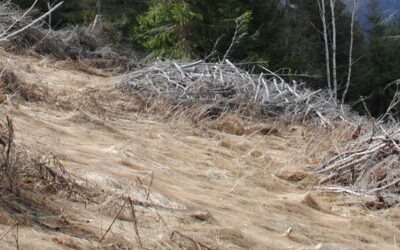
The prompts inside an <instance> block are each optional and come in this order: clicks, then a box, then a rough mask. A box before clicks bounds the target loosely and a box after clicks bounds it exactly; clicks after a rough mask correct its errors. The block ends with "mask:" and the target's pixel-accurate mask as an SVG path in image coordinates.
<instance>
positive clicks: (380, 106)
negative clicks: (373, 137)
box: [354, 1, 400, 116]
mask: <svg viewBox="0 0 400 250" xmlns="http://www.w3.org/2000/svg"><path fill="white" fill-rule="evenodd" d="M370 11H371V14H370V15H369V21H370V23H371V28H370V29H369V32H368V35H369V36H368V40H367V47H366V58H365V59H364V60H363V63H364V65H363V66H362V69H363V70H362V72H360V73H359V75H358V76H357V78H358V79H357V82H359V84H358V86H356V88H355V90H354V92H355V93H354V95H358V96H360V95H361V96H364V97H367V98H366V102H367V105H368V109H369V110H370V112H371V113H372V114H373V115H375V116H376V115H379V114H382V113H384V112H385V111H386V109H387V108H388V106H389V104H390V102H391V100H392V98H393V95H394V91H395V89H396V87H395V86H394V85H391V83H392V82H393V81H395V80H398V79H399V78H400V40H398V39H392V37H393V36H396V35H398V34H400V26H399V25H398V22H397V21H392V22H389V23H388V22H384V21H383V17H382V15H381V13H380V12H379V11H378V5H377V1H372V3H371V4H370ZM355 98H356V96H354V99H355Z"/></svg>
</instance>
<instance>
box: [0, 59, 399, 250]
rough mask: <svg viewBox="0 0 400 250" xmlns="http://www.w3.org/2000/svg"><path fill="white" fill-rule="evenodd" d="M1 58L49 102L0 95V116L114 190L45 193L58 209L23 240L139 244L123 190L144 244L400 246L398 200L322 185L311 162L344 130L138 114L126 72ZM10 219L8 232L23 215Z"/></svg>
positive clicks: (52, 245) (38, 146) (25, 245)
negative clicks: (87, 195) (370, 201)
mask: <svg viewBox="0 0 400 250" xmlns="http://www.w3.org/2000/svg"><path fill="white" fill-rule="evenodd" d="M2 58H3V63H6V62H7V60H9V61H8V67H10V68H12V69H13V71H14V72H15V73H16V75H17V76H18V77H19V79H20V80H21V81H24V82H28V83H34V84H35V85H36V86H37V87H38V89H35V91H36V92H35V95H39V94H40V95H41V98H37V99H39V101H37V100H35V101H32V100H30V98H25V99H27V100H23V98H18V97H16V98H14V99H12V100H11V101H8V102H7V101H6V102H5V103H4V104H2V105H1V109H0V114H1V115H2V116H5V115H10V116H11V117H12V118H13V120H14V124H15V130H16V134H17V140H18V141H19V142H21V143H23V144H25V145H29V146H30V147H31V148H32V149H34V150H37V151H39V152H43V153H48V152H52V153H53V154H54V155H55V156H56V157H57V158H58V159H59V160H61V162H62V163H63V164H64V166H65V167H66V169H67V170H68V171H70V172H72V173H73V174H75V175H77V176H79V177H82V178H84V179H85V180H86V181H87V182H89V183H95V184H97V185H98V187H99V190H100V189H101V190H100V191H102V192H107V193H109V194H114V196H112V195H110V198H109V199H108V200H106V201H104V202H103V203H101V204H91V203H87V204H84V203H79V202H74V201H73V200H71V199H69V198H66V197H65V196H63V195H62V194H52V195H46V196H44V197H41V198H40V199H43V201H44V203H46V204H48V205H49V206H51V207H52V208H54V211H53V212H52V213H43V214H41V215H38V216H39V217H40V219H41V222H45V223H44V224H45V225H46V226H43V225H41V226H40V225H35V224H33V225H29V224H28V225H20V226H19V228H18V244H19V247H20V249H68V248H70V249H91V248H93V249H94V248H98V247H102V248H105V249H129V248H131V249H136V248H138V247H139V240H138V237H137V234H136V233H135V230H134V223H133V221H134V220H133V219H132V217H131V216H130V212H129V209H126V211H125V208H127V207H128V206H126V205H125V206H124V204H114V203H113V202H114V201H115V200H116V199H117V198H118V197H119V196H121V195H129V196H130V197H132V199H134V200H135V209H136V218H137V223H138V225H137V226H138V234H139V236H140V241H141V242H142V244H143V247H144V248H146V249H154V248H159V249H177V248H184V249H207V248H209V249H397V244H400V241H399V239H400V234H399V233H400V230H399V225H400V222H399V218H400V210H399V208H391V209H388V210H375V209H373V208H367V207H365V206H362V205H355V206H349V204H350V202H349V201H350V200H351V201H354V200H361V199H364V198H365V197H359V198H354V197H349V196H347V195H344V194H333V193H327V192H322V191H321V190H320V189H316V188H312V185H311V184H312V183H314V180H315V177H313V176H311V175H309V174H307V173H306V172H304V170H305V169H307V168H309V167H312V166H314V165H316V164H317V163H318V162H319V161H320V160H321V159H323V157H324V155H326V154H327V153H328V151H329V150H332V149H334V148H335V147H340V143H339V142H340V140H342V139H344V138H346V136H348V134H349V131H348V130H346V128H340V129H338V130H336V131H330V132H329V131H325V130H322V129H315V128H312V127H304V126H295V125H287V124H284V123H281V122H271V123H270V124H262V125H261V126H264V127H265V126H267V127H268V128H270V129H269V130H268V132H269V133H260V132H257V131H256V130H254V131H252V130H251V129H247V131H248V132H245V133H243V134H242V133H240V134H242V135H235V133H229V132H235V131H229V130H228V131H224V128H228V127H229V126H231V127H232V124H233V126H234V127H235V126H236V127H240V128H241V129H243V128H244V127H246V126H248V127H251V126H253V125H255V124H251V123H249V122H244V121H241V120H240V119H239V118H237V117H233V116H232V117H225V118H223V119H222V120H221V121H217V122H210V121H208V122H203V123H198V124H194V123H192V122H191V121H189V120H187V119H183V118H179V117H175V118H173V119H168V120H166V119H164V118H163V117H162V116H160V115H157V114H156V113H154V114H144V113H141V112H138V111H140V107H137V106H135V105H134V104H133V103H135V100H131V99H129V97H126V96H124V95H123V94H122V93H120V92H119V91H118V90H115V88H114V87H115V83H116V82H117V81H118V77H105V76H99V75H95V74H93V73H94V72H92V71H90V72H92V73H88V69H85V70H83V71H81V70H79V69H76V67H73V66H71V65H73V64H72V63H68V62H56V61H52V60H51V59H48V58H42V57H35V58H34V57H19V56H14V55H8V54H3V55H2ZM235 124H236V125H235ZM243 124H244V125H243ZM257 125H260V124H257ZM243 126H244V127H243ZM221 128H222V129H221ZM236 134H237V133H236ZM334 143H337V145H336V144H335V145H334ZM279 177H281V178H279ZM116 197H117V198H116ZM38 199H39V198H38ZM113 204H114V205H113ZM359 204H362V203H361V202H360V203H359ZM121 205H122V206H124V209H123V211H122V212H121V214H119V215H118V216H117V220H116V221H115V222H114V223H113V219H114V218H115V217H116V215H117V214H118V211H119V210H120V207H121ZM0 217H1V218H0V224H1V225H0V230H1V231H2V232H6V230H7V229H9V226H10V225H11V224H12V223H13V221H14V219H13V218H12V217H9V218H8V217H6V216H0ZM112 223H113V224H112ZM111 224H112V227H111V228H110V230H109V231H108V232H107V229H108V228H109V226H110V225H111ZM14 231H15V230H14ZM106 232H107V233H106ZM285 232H286V234H285ZM14 234H15V233H14ZM104 235H105V236H104ZM103 236H104V237H103ZM102 238H104V239H102ZM100 241H101V243H99V242H100ZM15 245H16V242H15V237H14V236H13V234H12V233H8V234H6V235H5V236H4V237H3V238H2V239H1V241H0V247H1V248H2V249H13V248H15Z"/></svg>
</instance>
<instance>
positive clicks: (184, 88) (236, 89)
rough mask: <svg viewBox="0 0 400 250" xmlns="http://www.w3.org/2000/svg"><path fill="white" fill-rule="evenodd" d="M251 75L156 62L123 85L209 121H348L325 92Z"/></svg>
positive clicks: (216, 66) (222, 66)
mask: <svg viewBox="0 0 400 250" xmlns="http://www.w3.org/2000/svg"><path fill="white" fill-rule="evenodd" d="M263 70H264V72H265V73H261V74H251V73H249V72H246V71H244V70H241V69H239V68H237V67H236V66H235V65H234V64H232V63H231V62H229V60H226V61H225V62H224V63H205V62H203V61H197V62H193V63H187V64H183V63H178V62H175V61H166V62H160V61H158V62H155V63H154V64H152V65H148V66H147V67H144V68H142V69H140V70H136V71H133V72H130V73H128V74H127V75H126V76H125V77H124V78H123V79H122V81H121V83H120V84H119V85H120V86H121V87H122V89H123V90H125V91H128V92H130V93H133V94H138V95H140V96H141V97H145V98H149V99H150V98H152V97H154V98H155V97H156V96H161V97H164V98H168V99H169V100H172V102H173V103H174V104H175V105H182V106H183V107H190V106H201V107H204V112H203V116H204V117H218V116H220V115H221V114H222V113H225V112H240V113H241V114H242V115H246V116H258V117H260V118H261V119H267V118H271V117H280V118H284V119H286V120H290V121H301V122H304V121H312V122H316V123H318V124H323V125H324V126H331V125H332V122H334V121H335V120H346V119H347V118H346V116H347V115H346V116H345V115H343V113H342V112H340V111H339V110H338V108H337V106H336V105H335V104H334V102H333V101H332V100H331V99H330V98H329V95H328V93H327V92H326V91H323V90H316V91H313V90H310V89H308V88H306V87H305V86H304V83H301V84H298V83H297V82H295V81H293V83H291V84H290V83H288V82H286V81H284V80H283V79H282V78H280V77H279V76H277V75H275V74H274V73H273V72H271V71H269V70H268V69H266V68H263Z"/></svg>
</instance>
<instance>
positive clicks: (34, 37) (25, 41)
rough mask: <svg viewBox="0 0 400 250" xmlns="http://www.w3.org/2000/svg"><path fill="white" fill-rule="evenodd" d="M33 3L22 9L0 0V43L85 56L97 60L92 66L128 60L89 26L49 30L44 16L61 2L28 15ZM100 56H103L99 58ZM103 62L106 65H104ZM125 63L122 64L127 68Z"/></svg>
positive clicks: (6, 46)
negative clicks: (40, 13)
mask: <svg viewBox="0 0 400 250" xmlns="http://www.w3.org/2000/svg"><path fill="white" fill-rule="evenodd" d="M35 3H37V1H35V2H34V4H33V5H32V7H31V8H30V9H28V10H26V11H25V12H22V11H21V10H20V9H19V8H18V7H17V6H15V5H14V4H11V3H10V2H8V1H7V2H4V3H0V46H1V47H2V48H4V49H6V50H8V51H12V52H25V51H26V50H29V49H33V50H34V51H36V52H37V53H40V54H50V55H52V56H54V57H56V58H57V59H68V58H72V59H77V58H88V59H91V60H92V59H96V60H98V61H97V62H96V63H95V64H94V66H98V64H101V65H100V67H102V68H104V67H109V68H111V66H112V65H117V66H119V65H121V64H123V65H124V66H125V65H128V63H130V60H128V59H127V58H125V57H122V56H120V55H119V54H118V53H115V52H114V51H113V50H112V49H111V48H110V47H109V46H106V44H107V42H108V41H106V40H107V39H106V36H107V35H106V34H105V33H99V32H94V31H92V30H91V29H90V27H84V26H76V27H68V28H65V29H62V30H49V29H45V28H44V27H46V26H47V24H46V23H45V22H44V18H45V17H46V15H47V14H50V13H51V12H52V11H54V10H55V9H56V8H58V7H59V6H60V5H61V4H62V2H60V3H59V4H57V5H56V6H54V7H53V9H51V10H49V12H48V13H45V14H43V15H41V16H40V17H38V18H34V17H32V16H31V14H32V12H33V9H34V7H35ZM100 59H102V60H100ZM104 64H105V65H104ZM126 67H127V66H125V68H126Z"/></svg>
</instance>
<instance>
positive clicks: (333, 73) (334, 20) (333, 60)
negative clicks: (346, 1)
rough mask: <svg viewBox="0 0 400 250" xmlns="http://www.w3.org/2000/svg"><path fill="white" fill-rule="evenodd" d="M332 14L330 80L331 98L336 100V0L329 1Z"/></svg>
mask: <svg viewBox="0 0 400 250" xmlns="http://www.w3.org/2000/svg"><path fill="white" fill-rule="evenodd" d="M329 3H330V6H331V14H332V81H333V98H334V101H335V103H336V102H337V91H338V85H337V67H336V16H335V3H336V0H330V1H329Z"/></svg>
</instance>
